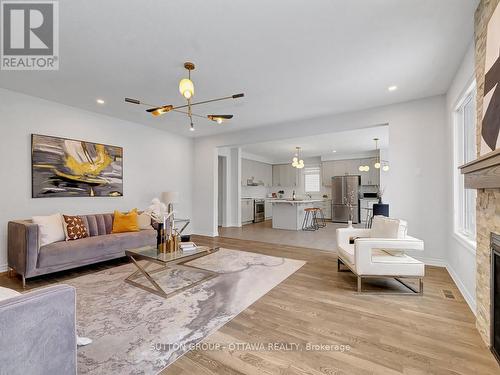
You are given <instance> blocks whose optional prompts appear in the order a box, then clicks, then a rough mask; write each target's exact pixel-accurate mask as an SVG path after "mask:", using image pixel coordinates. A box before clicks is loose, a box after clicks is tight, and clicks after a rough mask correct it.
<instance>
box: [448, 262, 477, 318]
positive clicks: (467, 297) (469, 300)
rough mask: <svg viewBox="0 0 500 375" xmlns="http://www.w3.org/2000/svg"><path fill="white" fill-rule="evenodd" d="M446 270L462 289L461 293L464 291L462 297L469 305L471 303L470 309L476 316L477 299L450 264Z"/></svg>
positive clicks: (459, 288)
mask: <svg viewBox="0 0 500 375" xmlns="http://www.w3.org/2000/svg"><path fill="white" fill-rule="evenodd" d="M446 270H447V271H448V273H449V274H450V276H451V278H452V280H453V282H454V283H455V285H456V286H457V288H458V290H460V293H462V297H464V300H465V302H467V305H469V307H470V309H471V310H472V313H473V314H474V316H476V308H477V305H476V301H475V299H474V298H473V297H472V296H471V295H470V293H469V292H468V291H467V289H466V288H465V285H464V283H462V280H460V278H459V277H458V274H457V273H456V272H455V270H454V269H453V267H451V266H450V265H449V264H447V265H446Z"/></svg>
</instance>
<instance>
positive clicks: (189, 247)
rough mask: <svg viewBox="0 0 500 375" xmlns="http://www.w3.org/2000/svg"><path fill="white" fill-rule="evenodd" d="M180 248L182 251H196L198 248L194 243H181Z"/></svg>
mask: <svg viewBox="0 0 500 375" xmlns="http://www.w3.org/2000/svg"><path fill="white" fill-rule="evenodd" d="M180 247H181V250H182V251H194V250H196V248H197V246H196V244H195V243H194V242H181V244H180Z"/></svg>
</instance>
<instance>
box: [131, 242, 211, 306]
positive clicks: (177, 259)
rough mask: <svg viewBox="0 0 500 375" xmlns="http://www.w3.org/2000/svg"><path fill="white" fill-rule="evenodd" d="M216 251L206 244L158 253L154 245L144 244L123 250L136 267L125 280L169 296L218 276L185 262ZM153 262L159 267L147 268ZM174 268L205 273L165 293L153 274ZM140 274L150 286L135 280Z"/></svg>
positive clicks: (162, 295)
mask: <svg viewBox="0 0 500 375" xmlns="http://www.w3.org/2000/svg"><path fill="white" fill-rule="evenodd" d="M217 251H219V248H218V247H215V248H210V247H207V246H198V247H197V248H196V249H195V250H191V251H182V250H179V251H174V252H171V253H160V252H159V251H158V250H157V248H156V246H146V247H141V248H138V249H130V250H125V255H127V256H128V257H129V258H130V260H132V263H134V264H135V266H136V267H137V270H136V271H135V272H134V273H132V274H131V275H130V276H128V277H127V278H126V279H125V282H127V283H129V284H131V285H134V286H136V287H138V288H141V289H143V290H146V291H148V292H151V293H154V294H157V295H159V296H160V297H164V298H170V297H172V296H174V295H176V294H178V293H181V292H183V291H185V290H187V289H190V288H193V287H195V286H196V285H198V284H201V283H203V282H205V281H207V280H210V279H213V278H214V277H217V276H219V273H218V272H214V271H210V270H205V269H202V268H198V267H194V266H190V265H187V264H186V263H187V262H190V261H192V260H194V259H198V258H201V257H204V256H206V255H209V254H213V253H215V252H217ZM141 260H143V261H146V263H145V264H144V265H141V264H140V263H139V261H141ZM153 264H157V265H159V266H160V267H157V268H154V269H149V268H150V266H151V265H153ZM175 268H181V269H182V268H183V269H190V270H194V271H196V272H200V273H202V274H205V277H203V278H202V279H201V280H197V281H195V282H193V283H190V284H189V285H186V286H183V287H182V288H179V289H176V290H174V291H171V292H168V293H167V292H166V291H165V290H164V289H163V288H162V287H161V286H160V285H159V284H158V282H157V281H156V280H155V278H154V275H155V274H157V273H159V272H164V271H167V270H169V269H175ZM141 275H142V276H144V277H145V278H146V279H147V281H149V283H150V284H151V285H152V287H150V286H147V285H144V284H141V283H138V282H137V281H136V280H137V279H138V278H140V277H141Z"/></svg>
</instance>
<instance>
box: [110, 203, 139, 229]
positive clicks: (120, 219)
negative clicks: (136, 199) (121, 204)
mask: <svg viewBox="0 0 500 375" xmlns="http://www.w3.org/2000/svg"><path fill="white" fill-rule="evenodd" d="M137 216H138V215H137V208H134V209H133V210H132V211H130V212H127V213H123V212H120V211H115V214H114V216H113V229H112V230H111V233H126V232H137V231H139V223H138V221H137Z"/></svg>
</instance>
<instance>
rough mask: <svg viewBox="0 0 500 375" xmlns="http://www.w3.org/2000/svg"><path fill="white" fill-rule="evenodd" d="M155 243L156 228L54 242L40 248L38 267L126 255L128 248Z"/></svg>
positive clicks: (153, 244)
mask: <svg viewBox="0 0 500 375" xmlns="http://www.w3.org/2000/svg"><path fill="white" fill-rule="evenodd" d="M155 245H156V232H155V231H154V230H142V231H140V232H128V233H117V234H104V235H99V236H93V237H87V238H82V239H80V240H75V241H62V242H54V243H52V244H50V245H47V246H43V247H41V248H40V254H39V260H38V267H40V268H43V267H51V266H56V265H62V264H69V263H78V262H79V261H86V260H89V259H96V260H98V259H99V258H100V257H103V256H107V255H112V254H123V255H125V250H127V249H133V248H137V247H142V246H155Z"/></svg>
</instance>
